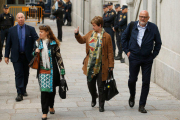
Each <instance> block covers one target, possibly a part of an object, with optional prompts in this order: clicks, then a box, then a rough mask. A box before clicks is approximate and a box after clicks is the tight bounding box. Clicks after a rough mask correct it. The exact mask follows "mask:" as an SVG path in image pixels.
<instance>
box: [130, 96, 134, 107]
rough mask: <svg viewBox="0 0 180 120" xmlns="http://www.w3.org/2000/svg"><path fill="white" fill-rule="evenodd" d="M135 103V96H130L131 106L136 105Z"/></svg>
mask: <svg viewBox="0 0 180 120" xmlns="http://www.w3.org/2000/svg"><path fill="white" fill-rule="evenodd" d="M134 104H135V97H132V96H130V98H129V107H134Z"/></svg>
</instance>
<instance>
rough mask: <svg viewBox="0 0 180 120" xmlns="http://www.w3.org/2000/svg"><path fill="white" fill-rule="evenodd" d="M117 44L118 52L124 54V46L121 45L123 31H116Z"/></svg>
mask: <svg viewBox="0 0 180 120" xmlns="http://www.w3.org/2000/svg"><path fill="white" fill-rule="evenodd" d="M116 44H117V48H118V54H119V55H121V56H122V46H121V32H119V31H117V32H116Z"/></svg>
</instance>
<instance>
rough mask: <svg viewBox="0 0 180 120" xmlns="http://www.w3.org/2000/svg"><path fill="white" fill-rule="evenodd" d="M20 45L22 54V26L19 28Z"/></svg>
mask: <svg viewBox="0 0 180 120" xmlns="http://www.w3.org/2000/svg"><path fill="white" fill-rule="evenodd" d="M19 43H20V51H21V52H22V49H23V48H22V46H23V44H22V26H20V27H19Z"/></svg>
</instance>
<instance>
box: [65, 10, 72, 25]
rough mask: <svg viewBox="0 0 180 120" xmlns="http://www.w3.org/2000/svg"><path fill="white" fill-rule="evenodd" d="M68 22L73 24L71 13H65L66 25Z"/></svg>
mask: <svg viewBox="0 0 180 120" xmlns="http://www.w3.org/2000/svg"><path fill="white" fill-rule="evenodd" d="M66 20H67V21H68V22H70V23H71V12H65V16H64V23H65V22H66Z"/></svg>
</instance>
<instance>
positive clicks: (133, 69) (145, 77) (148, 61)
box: [128, 54, 153, 106]
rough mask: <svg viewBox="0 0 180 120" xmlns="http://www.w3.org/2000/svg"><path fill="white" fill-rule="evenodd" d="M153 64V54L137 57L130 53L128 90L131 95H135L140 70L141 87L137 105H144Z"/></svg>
mask: <svg viewBox="0 0 180 120" xmlns="http://www.w3.org/2000/svg"><path fill="white" fill-rule="evenodd" d="M152 64H153V56H152V55H149V56H148V57H147V58H142V57H141V56H139V57H137V56H136V55H134V54H130V57H129V73H130V75H129V81H128V86H129V91H130V94H131V96H133V97H135V94H136V81H137V78H138V74H139V70H140V67H141V70H142V88H141V96H140V101H139V105H144V106H145V105H146V100H147V96H148V93H149V87H150V77H151V68H152Z"/></svg>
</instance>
